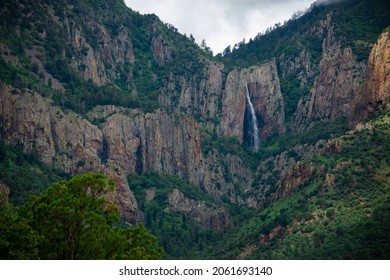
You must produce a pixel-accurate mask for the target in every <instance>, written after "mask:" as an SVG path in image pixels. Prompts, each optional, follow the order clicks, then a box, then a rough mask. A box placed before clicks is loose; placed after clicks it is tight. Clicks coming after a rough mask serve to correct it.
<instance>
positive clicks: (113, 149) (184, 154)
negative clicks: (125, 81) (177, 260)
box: [0, 84, 251, 228]
mask: <svg viewBox="0 0 390 280" xmlns="http://www.w3.org/2000/svg"><path fill="white" fill-rule="evenodd" d="M1 92H2V94H1V97H0V116H1V126H0V131H1V136H2V139H4V140H5V141H6V142H7V143H11V144H17V145H20V146H22V147H23V148H24V150H25V151H26V152H32V151H37V152H38V153H39V154H40V155H41V158H42V160H43V161H44V162H45V163H46V164H48V165H51V164H53V165H55V166H56V167H58V168H60V169H62V170H64V171H66V172H69V173H71V174H78V173H85V172H89V171H94V172H102V173H105V174H107V175H109V176H111V177H113V178H114V179H115V182H116V191H115V193H114V194H113V195H112V196H111V197H110V199H112V201H114V202H115V203H116V204H117V205H118V206H119V208H120V210H121V213H122V214H123V215H124V217H125V218H126V219H128V220H129V221H134V220H139V219H141V215H140V213H139V210H138V206H137V202H136V200H135V198H134V196H133V194H132V192H131V190H130V189H129V186H128V183H127V176H128V175H129V174H142V173H144V172H146V171H149V170H152V171H155V172H158V173H161V174H172V175H175V176H178V177H180V178H183V179H185V180H188V181H189V182H191V183H194V184H196V185H198V186H200V187H201V188H202V189H203V191H205V192H206V193H207V194H209V195H210V196H211V197H212V198H213V199H214V200H215V201H217V202H219V201H221V200H222V197H223V196H226V197H227V198H228V199H229V200H230V201H231V202H232V203H242V200H240V195H239V192H240V191H239V190H240V189H242V188H245V185H246V184H247V183H248V184H249V185H250V180H251V173H250V170H249V169H248V167H246V165H245V163H244V162H242V160H241V159H240V158H238V157H237V156H233V155H230V154H227V155H220V154H218V153H217V152H216V151H213V152H210V153H209V154H208V155H207V156H206V157H205V156H204V155H203V154H202V151H201V146H200V134H199V124H198V123H197V122H196V121H195V120H193V119H191V118H189V117H184V116H183V115H175V114H168V113H167V112H166V111H165V110H158V111H156V112H154V113H147V114H145V113H143V112H142V111H140V110H137V109H126V108H120V107H116V106H98V107H96V108H95V109H94V110H93V111H91V112H89V113H88V120H87V119H85V118H83V117H81V116H80V115H77V114H75V113H73V112H64V111H62V110H60V109H58V108H56V107H54V106H52V104H51V101H50V100H47V99H45V98H43V97H42V96H40V95H39V94H37V93H36V92H34V91H31V90H19V89H15V88H12V87H10V86H7V85H4V84H2V87H1ZM92 123H95V124H98V125H99V126H97V125H94V124H92ZM227 174H229V175H227ZM202 209H203V208H202ZM199 211H200V210H199ZM226 215H227V214H226ZM209 222H210V223H211V228H219V226H218V225H213V223H217V220H216V219H214V218H212V219H211V220H210V221H209Z"/></svg>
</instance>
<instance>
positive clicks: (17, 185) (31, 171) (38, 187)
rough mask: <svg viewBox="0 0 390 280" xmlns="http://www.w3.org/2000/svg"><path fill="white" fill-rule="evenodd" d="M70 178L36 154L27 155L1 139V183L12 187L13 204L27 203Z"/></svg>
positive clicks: (11, 197)
mask: <svg viewBox="0 0 390 280" xmlns="http://www.w3.org/2000/svg"><path fill="white" fill-rule="evenodd" d="M68 176H69V175H67V174H65V173H63V172H61V171H59V170H57V169H55V168H53V167H50V166H46V165H45V164H43V163H42V162H41V160H40V157H39V155H38V154H37V153H36V152H33V153H30V154H26V153H24V152H23V150H22V149H21V148H20V147H18V146H13V145H7V144H5V143H4V141H3V140H1V139H0V182H3V183H5V184H6V185H8V186H9V187H10V189H11V193H10V201H11V202H12V203H13V204H15V205H20V204H23V203H25V202H26V201H27V198H28V197H29V196H30V195H37V194H38V193H40V192H41V191H43V190H44V189H45V188H46V187H47V186H48V185H50V184H51V183H53V182H55V181H58V180H61V179H65V178H67V177H68Z"/></svg>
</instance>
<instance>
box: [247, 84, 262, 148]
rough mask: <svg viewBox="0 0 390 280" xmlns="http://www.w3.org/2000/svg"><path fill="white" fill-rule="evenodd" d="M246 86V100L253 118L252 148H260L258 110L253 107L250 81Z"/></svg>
mask: <svg viewBox="0 0 390 280" xmlns="http://www.w3.org/2000/svg"><path fill="white" fill-rule="evenodd" d="M245 88H246V101H247V106H248V107H249V110H250V113H251V118H252V131H251V133H250V134H251V136H252V141H251V143H252V148H253V149H254V150H258V149H259V129H258V128H257V118H256V112H255V109H254V108H253V104H252V102H251V98H250V96H249V88H248V83H245Z"/></svg>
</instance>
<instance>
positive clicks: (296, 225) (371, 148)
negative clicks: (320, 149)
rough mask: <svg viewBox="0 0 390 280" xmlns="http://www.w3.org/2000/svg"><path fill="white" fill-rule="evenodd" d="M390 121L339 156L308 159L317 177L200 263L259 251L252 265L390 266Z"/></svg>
mask: <svg viewBox="0 0 390 280" xmlns="http://www.w3.org/2000/svg"><path fill="white" fill-rule="evenodd" d="M388 120H389V117H388V113H385V114H384V115H382V116H381V117H379V118H378V119H376V120H375V122H374V125H373V128H372V129H365V130H362V131H360V132H355V133H354V134H353V135H350V136H347V137H343V138H342V143H341V147H342V151H341V153H340V154H334V153H331V152H328V153H326V154H323V155H321V156H316V157H314V158H312V159H308V160H310V161H311V162H313V163H314V165H315V168H316V169H317V170H321V171H319V172H318V173H317V175H315V176H313V177H312V178H311V179H310V180H309V181H307V182H306V183H305V184H304V185H301V186H300V187H299V188H298V189H297V190H296V191H295V192H294V193H293V194H292V195H290V196H288V197H285V198H281V199H278V200H276V201H274V202H273V203H271V204H270V205H268V206H267V207H266V208H264V209H263V210H262V211H261V212H260V213H258V214H257V215H255V216H254V217H253V218H251V219H249V220H248V222H246V223H244V224H243V225H242V226H241V227H240V228H238V229H237V230H235V231H233V232H229V233H228V234H227V235H226V236H224V237H223V238H221V240H220V241H219V242H216V243H214V244H211V245H210V246H209V247H207V248H205V249H204V251H203V252H202V255H201V256H202V257H204V258H228V259H232V258H235V257H236V256H237V255H238V254H239V253H240V252H242V251H244V250H245V249H246V248H247V247H248V246H249V245H256V250H255V251H254V252H253V253H252V254H251V255H250V256H249V258H250V259H388V258H389V257H390V255H389V252H390V247H389V244H390V242H389V241H390V240H389V235H388V234H387V233H388V232H389V230H390V220H389V217H390V216H389V213H390V212H389V199H390V195H389V194H390V192H389V190H390V189H389V187H390V185H389V175H390V174H389V172H388V166H389V164H390V153H389V151H390V125H389V122H388ZM325 174H328V176H334V183H329V182H328V183H326V181H325ZM271 236H272V237H271ZM232 248H237V249H238V250H236V251H234V250H232ZM215 252H226V253H223V254H220V253H215Z"/></svg>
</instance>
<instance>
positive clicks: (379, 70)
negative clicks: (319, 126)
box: [350, 30, 390, 126]
mask: <svg viewBox="0 0 390 280" xmlns="http://www.w3.org/2000/svg"><path fill="white" fill-rule="evenodd" d="M389 76H390V31H389V30H387V31H385V32H384V33H382V35H381V36H380V37H379V39H378V41H377V43H376V44H375V46H374V47H373V49H372V51H371V54H370V58H369V60H368V68H367V80H366V82H365V83H364V85H363V88H362V91H361V93H360V95H359V96H357V98H356V99H355V108H354V111H353V112H352V114H351V118H350V124H351V126H354V125H356V123H357V122H359V121H362V120H364V119H367V117H369V115H370V114H372V113H374V112H377V111H379V110H382V109H384V108H386V107H388V106H389V99H390V78H389Z"/></svg>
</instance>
